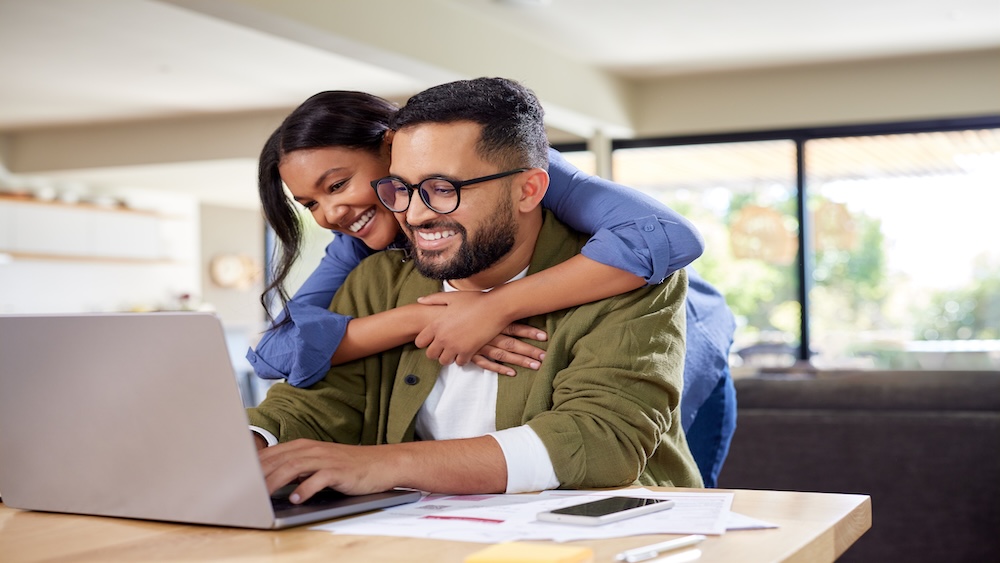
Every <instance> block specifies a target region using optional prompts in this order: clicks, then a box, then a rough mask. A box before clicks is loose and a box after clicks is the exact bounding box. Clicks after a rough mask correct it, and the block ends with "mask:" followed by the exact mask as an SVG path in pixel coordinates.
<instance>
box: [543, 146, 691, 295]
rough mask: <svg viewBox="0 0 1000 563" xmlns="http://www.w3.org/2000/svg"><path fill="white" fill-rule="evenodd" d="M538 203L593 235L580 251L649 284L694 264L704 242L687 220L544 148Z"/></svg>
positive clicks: (643, 195)
mask: <svg viewBox="0 0 1000 563" xmlns="http://www.w3.org/2000/svg"><path fill="white" fill-rule="evenodd" d="M542 205H544V206H545V207H546V208H548V209H551V210H552V212H553V213H555V214H556V217H559V219H560V220H562V222H563V223H566V224H567V225H569V226H570V227H573V228H574V229H576V230H577V231H580V232H581V233H592V234H593V237H591V239H590V240H589V241H587V244H586V246H584V247H583V255H584V256H587V257H589V258H591V259H592V260H595V261H597V262H600V263H602V264H606V265H608V266H614V267H616V268H618V269H619V270H625V271H627V272H630V273H632V274H634V275H636V276H639V277H641V278H643V279H645V280H646V282H647V283H650V284H658V283H661V282H662V281H663V280H664V279H666V277H667V276H669V275H670V274H672V273H674V272H676V271H677V270H679V269H681V268H683V267H685V266H687V265H688V264H690V263H691V262H694V261H695V260H696V259H697V258H698V257H699V256H701V254H702V252H704V251H705V240H704V239H703V238H702V236H701V233H699V232H698V229H697V228H695V226H694V225H693V224H691V222H690V221H688V220H687V219H685V218H684V217H683V216H681V215H680V214H679V213H677V212H676V211H674V210H673V209H670V208H669V207H667V206H666V205H664V204H662V203H660V202H658V201H656V199H654V198H652V197H650V196H648V195H646V194H644V193H642V192H640V191H638V190H635V189H632V188H628V187H625V186H622V185H621V184H616V183H614V182H611V181H609V180H605V179H603V178H598V177H596V176H590V175H587V174H584V173H583V172H581V171H580V170H579V169H577V168H576V167H575V166H573V165H572V164H570V163H569V162H568V161H567V160H566V159H565V158H563V156H562V155H561V154H559V152H558V151H556V150H554V149H549V189H548V192H546V194H545V199H543V200H542Z"/></svg>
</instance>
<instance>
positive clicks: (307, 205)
mask: <svg viewBox="0 0 1000 563" xmlns="http://www.w3.org/2000/svg"><path fill="white" fill-rule="evenodd" d="M302 207H305V208H306V209H308V210H309V211H312V210H313V208H314V207H316V202H315V201H310V202H309V203H303V204H302Z"/></svg>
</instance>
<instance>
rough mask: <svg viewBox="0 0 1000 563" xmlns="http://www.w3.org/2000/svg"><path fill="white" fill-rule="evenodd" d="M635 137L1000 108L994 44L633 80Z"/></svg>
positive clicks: (999, 63) (998, 111)
mask: <svg viewBox="0 0 1000 563" xmlns="http://www.w3.org/2000/svg"><path fill="white" fill-rule="evenodd" d="M631 105H632V107H633V110H634V114H633V119H634V123H635V127H636V130H637V136H638V137H657V136H671V135H688V134H706V133H730V132H739V131H758V130H771V129H791V128H800V127H819V126H832V125H853V124H859V123H879V122H893V121H911V120H912V121H915V120H935V119H946V118H955V117H970V116H980V115H1000V50H996V49H994V50H989V51H975V52H966V53H955V54H950V55H934V56H924V57H907V58H898V59H885V60H874V61H861V62H852V63H837V64H826V65H811V66H803V67H786V68H773V69H761V70H754V71H741V72H727V73H713V74H696V75H690V76H681V77H673V78H661V79H657V80H650V81H644V82H641V83H637V84H636V85H635V87H634V91H633V103H632V104H631Z"/></svg>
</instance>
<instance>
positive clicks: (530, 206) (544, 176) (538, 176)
mask: <svg viewBox="0 0 1000 563" xmlns="http://www.w3.org/2000/svg"><path fill="white" fill-rule="evenodd" d="M522 174H523V175H524V179H523V181H522V182H521V193H520V194H519V197H518V199H517V206H518V211H520V212H522V213H525V212H529V211H533V210H534V209H535V208H536V207H538V206H539V205H541V204H542V198H543V197H545V192H546V191H547V190H548V189H549V173H548V172H546V171H545V170H543V169H541V168H529V169H528V170H525V171H524V172H522Z"/></svg>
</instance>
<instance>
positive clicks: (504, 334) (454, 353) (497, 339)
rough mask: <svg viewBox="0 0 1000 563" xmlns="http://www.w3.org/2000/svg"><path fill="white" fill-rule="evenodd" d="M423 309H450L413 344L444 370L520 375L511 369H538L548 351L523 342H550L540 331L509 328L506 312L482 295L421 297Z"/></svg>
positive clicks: (518, 326) (464, 293)
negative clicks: (464, 368)
mask: <svg viewBox="0 0 1000 563" xmlns="http://www.w3.org/2000/svg"><path fill="white" fill-rule="evenodd" d="M419 302H420V303H421V304H423V305H445V306H447V308H446V309H445V310H444V311H443V312H442V314H438V315H437V319H436V320H435V321H433V322H430V323H428V324H427V326H425V327H424V329H423V330H422V331H420V334H418V335H417V338H416V339H415V340H414V344H416V345H417V347H418V348H426V349H427V350H426V353H427V357H428V358H430V359H432V360H437V361H438V362H439V363H440V364H441V365H447V364H450V363H455V364H458V365H460V366H464V365H466V364H467V363H469V362H470V361H471V362H473V363H475V364H476V365H477V366H479V367H481V368H483V369H487V370H489V371H493V372H496V373H500V374H504V375H515V371H514V370H513V369H512V368H510V367H509V366H507V365H503V364H513V365H519V366H522V367H526V368H529V369H538V367H539V366H540V364H541V361H542V360H543V359H544V358H545V351H544V350H542V349H541V348H538V347H536V346H532V345H531V344H528V343H526V342H523V341H522V340H520V339H522V338H527V339H533V340H540V341H542V340H545V339H546V338H548V335H546V334H545V332H544V331H541V330H539V329H537V328H535V327H531V326H528V325H523V324H517V323H509V321H508V319H507V318H506V317H505V315H504V313H503V311H502V310H501V309H500V308H499V307H497V306H496V302H495V301H491V300H490V299H489V294H486V293H482V292H479V291H451V292H443V293H435V294H433V295H429V296H426V297H421V298H420V300H419Z"/></svg>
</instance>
